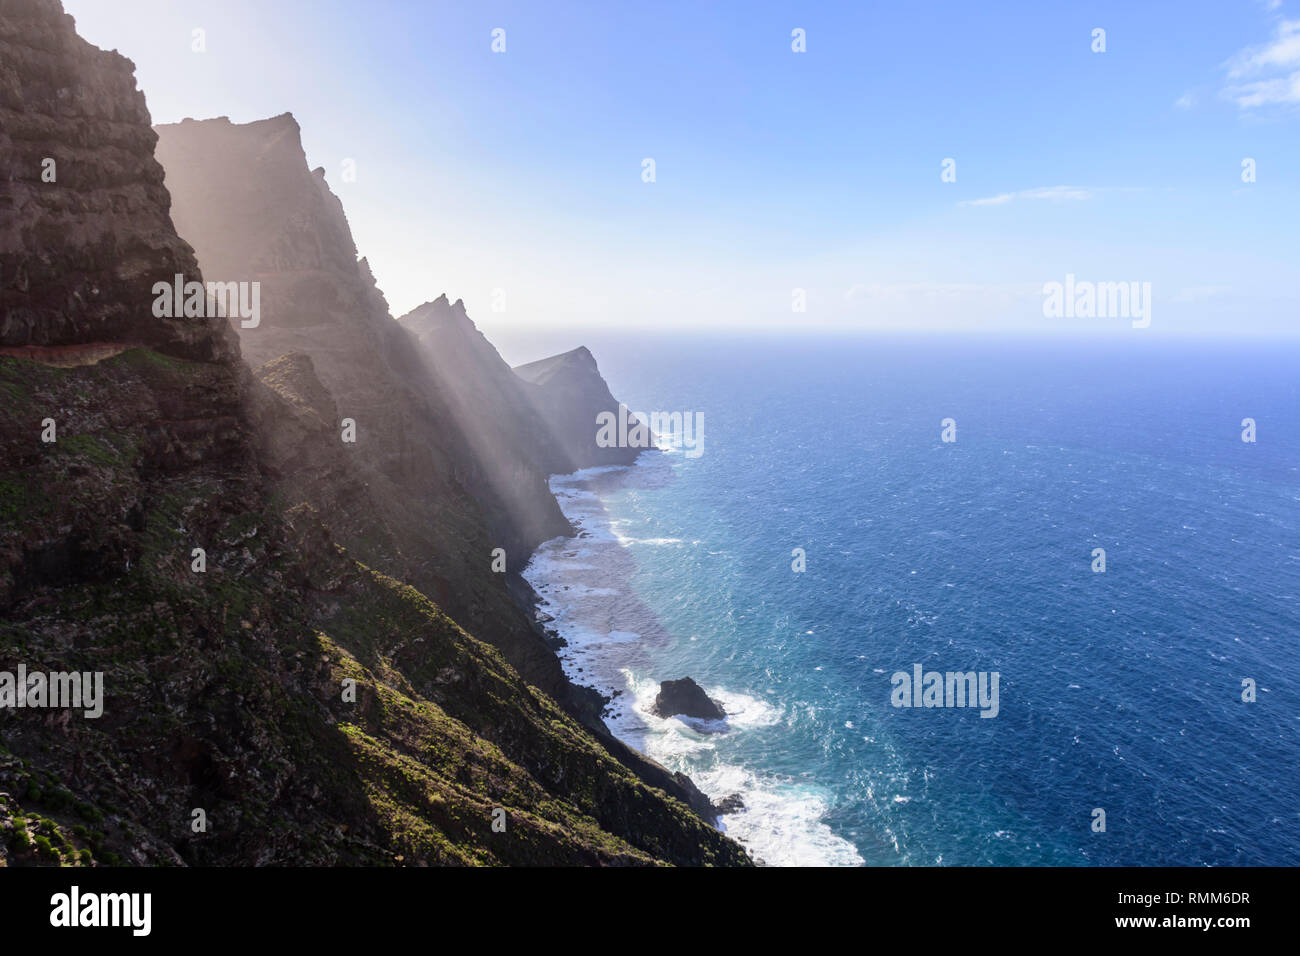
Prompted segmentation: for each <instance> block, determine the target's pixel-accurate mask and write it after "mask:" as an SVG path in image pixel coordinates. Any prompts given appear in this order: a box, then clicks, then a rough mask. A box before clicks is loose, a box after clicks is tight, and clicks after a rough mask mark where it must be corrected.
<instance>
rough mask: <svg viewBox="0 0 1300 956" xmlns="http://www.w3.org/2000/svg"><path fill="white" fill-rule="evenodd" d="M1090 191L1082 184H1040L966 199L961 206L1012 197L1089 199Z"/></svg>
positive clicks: (1000, 201)
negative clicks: (1032, 187)
mask: <svg viewBox="0 0 1300 956" xmlns="http://www.w3.org/2000/svg"><path fill="white" fill-rule="evenodd" d="M1091 198H1092V191H1091V190H1089V189H1085V188H1083V187H1082V186H1040V187H1038V188H1037V189H1022V190H1020V192H1015V193H1000V194H999V195H997V196H988V197H986V198H984V199H967V200H966V201H965V202H963V203H961V205H963V206H1001V205H1003V204H1004V203H1009V202H1011V201H1012V200H1013V199H1046V200H1048V201H1050V202H1070V201H1079V200H1084V199H1091Z"/></svg>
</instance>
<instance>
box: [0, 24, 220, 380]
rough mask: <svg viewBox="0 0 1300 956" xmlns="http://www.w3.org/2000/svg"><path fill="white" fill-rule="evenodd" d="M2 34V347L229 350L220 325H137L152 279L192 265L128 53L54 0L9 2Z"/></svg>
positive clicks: (192, 272)
mask: <svg viewBox="0 0 1300 956" xmlns="http://www.w3.org/2000/svg"><path fill="white" fill-rule="evenodd" d="M0 30H2V31H3V33H4V36H6V37H9V38H11V42H10V43H8V44H7V46H6V49H5V51H4V52H5V55H4V57H3V58H0V349H2V350H3V352H4V353H5V354H21V353H22V352H24V351H34V350H35V349H36V348H39V347H56V348H58V347H66V346H70V345H84V344H86V343H104V344H108V345H119V344H142V345H148V346H150V347H152V348H156V349H158V350H159V351H162V352H164V353H166V354H169V355H176V356H180V357H184V358H192V359H198V360H212V359H217V358H223V357H229V356H230V355H232V354H233V345H232V339H233V337H232V336H230V335H228V334H227V329H226V328H225V323H224V322H220V321H217V320H215V319H213V320H208V319H172V320H166V321H142V319H147V318H150V317H151V307H152V303H153V300H154V294H153V292H152V288H153V285H154V283H155V282H158V281H162V282H166V283H171V282H172V281H173V278H174V276H175V275H177V274H183V275H185V276H186V277H187V278H193V277H195V276H197V269H196V268H195V262H194V256H193V254H192V252H191V250H190V249H189V247H188V246H187V245H186V244H185V243H184V242H182V241H181V240H180V239H178V238H177V236H176V233H175V232H174V231H173V230H172V228H171V223H170V221H169V219H168V215H167V211H168V205H169V201H168V197H167V190H166V189H165V188H164V187H163V171H162V167H161V166H159V165H158V163H157V162H156V161H155V160H154V158H153V145H154V143H155V141H156V140H157V136H156V135H155V134H154V132H153V131H152V130H151V129H150V128H149V122H148V120H149V113H148V110H147V109H146V108H145V103H144V94H143V93H141V92H139V91H138V90H137V89H136V88H135V77H134V67H133V65H132V64H131V61H130V60H127V59H126V58H125V57H121V56H118V55H117V54H114V53H104V52H103V51H100V50H97V49H95V48H94V47H91V46H90V45H89V44H87V43H86V42H85V41H84V40H82V39H81V38H80V37H78V36H77V35H76V33H75V32H74V31H73V30H72V29H71V28H70V18H69V17H67V16H66V15H65V14H64V13H63V12H62V10H61V9H60V8H59V6H58V5H57V4H51V3H44V2H39V0H5V3H4V4H3V6H0Z"/></svg>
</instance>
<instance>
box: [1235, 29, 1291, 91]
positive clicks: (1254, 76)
mask: <svg viewBox="0 0 1300 956" xmlns="http://www.w3.org/2000/svg"><path fill="white" fill-rule="evenodd" d="M1225 65H1226V68H1227V75H1228V85H1227V86H1226V87H1225V89H1224V91H1223V92H1224V95H1226V96H1227V97H1228V98H1229V99H1231V100H1233V101H1235V102H1236V104H1237V106H1238V107H1240V108H1241V109H1243V110H1248V109H1256V108H1258V107H1263V106H1278V105H1290V104H1297V105H1300V20H1281V21H1279V22H1278V24H1277V26H1276V27H1275V28H1274V30H1273V38H1272V39H1271V40H1269V41H1268V42H1267V43H1264V44H1261V45H1259V46H1254V47H1249V48H1247V49H1245V50H1242V51H1241V52H1240V53H1238V54H1237V55H1236V56H1234V57H1233V58H1232V59H1230V60H1229V61H1228V62H1227V64H1225Z"/></svg>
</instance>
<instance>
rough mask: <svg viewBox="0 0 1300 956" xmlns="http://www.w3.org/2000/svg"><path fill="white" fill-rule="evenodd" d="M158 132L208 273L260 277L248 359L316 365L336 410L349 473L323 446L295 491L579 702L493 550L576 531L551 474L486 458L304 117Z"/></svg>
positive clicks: (286, 466) (518, 562)
mask: <svg viewBox="0 0 1300 956" xmlns="http://www.w3.org/2000/svg"><path fill="white" fill-rule="evenodd" d="M157 131H158V133H159V137H160V138H159V142H158V157H159V159H160V160H161V161H162V163H163V166H164V167H165V168H166V170H167V187H168V189H169V190H170V191H171V193H172V200H173V206H172V215H173V218H174V220H175V222H176V227H177V230H178V231H179V232H180V234H181V235H183V236H185V238H186V239H188V240H189V241H190V242H191V243H193V245H194V248H195V249H196V250H197V253H198V258H199V263H200V265H201V266H202V268H203V271H204V273H205V275H208V276H218V277H220V280H221V281H257V282H260V283H261V286H260V288H261V303H260V307H261V315H260V322H259V324H258V325H257V326H256V327H253V328H245V327H243V326H242V324H241V323H232V324H235V325H236V326H237V327H238V333H239V336H240V343H241V347H242V350H243V353H244V356H245V358H246V359H247V361H248V363H249V365H250V366H251V367H253V368H262V369H264V368H266V367H267V364H266V363H270V362H273V361H274V360H277V359H279V357H280V356H282V355H285V354H286V353H291V352H292V353H299V354H301V355H304V356H307V357H309V358H310V360H311V363H312V367H313V370H314V376H315V377H316V378H317V379H318V380H319V382H320V383H321V385H323V386H324V389H325V391H327V392H328V393H329V395H330V397H331V398H332V400H333V406H334V410H333V414H334V415H337V416H338V417H337V418H336V419H335V421H334V423H333V428H334V436H333V437H332V438H331V437H329V436H327V435H323V434H322V435H321V436H320V437H321V439H322V440H328V441H330V442H332V443H333V444H334V445H335V446H337V448H335V449H331V454H332V453H333V452H334V451H339V450H341V451H344V452H346V454H347V457H348V459H349V460H350V462H351V465H350V466H349V467H350V469H351V471H350V474H348V473H347V472H346V471H338V472H337V473H336V475H335V477H336V478H337V479H338V481H337V482H335V483H334V484H332V485H331V484H329V483H322V482H321V481H318V480H316V478H319V477H320V474H321V471H320V469H319V468H318V467H316V465H318V464H319V462H318V461H317V459H319V457H320V456H319V455H318V454H308V455H307V457H306V458H304V459H302V460H303V461H304V462H306V463H308V464H309V465H312V467H313V468H315V471H314V476H315V477H313V476H312V475H308V474H305V473H304V474H302V475H297V474H295V472H294V471H293V465H294V463H295V461H296V460H298V459H294V458H290V457H283V458H282V459H281V468H282V469H283V470H282V474H283V477H284V478H285V481H284V486H285V487H289V488H292V487H294V486H295V484H296V485H297V487H298V488H299V490H300V491H301V492H302V493H301V494H300V495H299V496H298V498H297V500H299V501H305V502H307V503H309V504H311V505H312V506H313V507H314V508H316V509H317V510H318V511H319V512H320V513H321V515H322V517H323V519H324V520H325V521H326V522H327V523H329V524H330V525H331V527H335V528H336V533H337V534H338V535H339V536H340V540H341V542H342V543H343V544H345V545H346V546H347V547H349V548H351V549H353V550H354V551H355V552H356V553H357V554H358V556H360V557H361V558H362V559H363V560H369V561H375V562H379V563H380V564H381V565H382V566H385V567H388V568H390V569H391V570H392V572H393V573H394V574H397V575H399V576H400V577H401V578H402V579H403V580H406V581H409V582H410V583H412V584H414V585H415V586H416V587H418V588H420V590H421V591H423V592H425V593H426V594H428V595H429V596H430V597H433V598H434V599H435V600H436V601H437V602H438V603H439V604H440V605H441V606H443V607H445V608H446V609H447V610H448V611H449V613H451V614H452V616H453V617H454V618H455V619H456V620H457V621H459V622H462V623H463V624H464V625H465V626H466V627H467V628H469V629H470V630H472V631H473V632H474V633H476V634H481V635H484V637H485V639H486V640H489V641H491V642H492V643H494V644H496V645H497V646H498V647H499V648H501V650H502V651H503V652H504V653H505V654H506V656H507V658H508V659H509V661H510V663H511V664H512V665H513V666H514V667H516V668H517V669H518V670H519V671H520V672H521V673H522V674H523V675H524V676H525V677H526V678H527V679H528V680H530V681H532V682H533V683H535V684H536V685H537V686H538V687H540V688H542V689H543V690H545V691H546V692H547V693H550V694H552V695H553V696H555V697H557V698H559V699H561V700H569V699H570V697H571V693H572V691H571V688H570V686H569V684H568V681H567V680H566V679H565V678H564V674H563V671H562V669H561V668H560V666H559V661H558V660H557V659H556V657H555V655H554V653H552V652H551V650H550V649H549V648H547V647H546V645H545V643H544V642H543V640H542V639H541V636H540V635H539V634H538V633H537V632H536V631H535V630H534V629H533V628H532V626H531V625H530V624H529V622H528V620H527V618H526V617H525V615H524V613H523V611H522V610H521V609H520V607H519V606H518V605H517V604H516V603H515V601H514V600H513V598H512V597H511V596H510V593H509V591H508V589H507V586H506V582H505V580H504V576H503V575H500V574H494V573H492V571H491V562H492V553H493V550H494V549H496V548H502V549H504V551H505V552H506V561H507V567H508V569H511V570H519V569H521V568H522V567H523V564H524V562H525V561H526V560H527V558H528V555H529V554H531V552H532V551H533V549H534V548H536V546H537V545H538V544H539V543H540V542H541V541H543V540H546V539H547V538H550V537H554V536H555V535H558V534H564V533H568V530H569V525H568V522H567V521H565V520H564V517H563V515H562V514H561V513H560V511H559V507H558V505H557V504H556V502H555V500H554V498H553V497H552V496H551V495H550V493H549V491H548V490H547V487H546V480H545V475H544V473H542V472H541V471H540V470H538V469H536V468H532V467H528V466H527V463H526V460H525V459H522V458H520V457H518V456H515V457H502V458H500V459H499V460H494V458H493V457H492V456H491V455H489V454H486V453H485V448H484V441H483V439H482V438H480V437H479V436H478V434H477V433H476V428H477V427H478V426H479V425H480V424H482V422H480V421H479V420H478V419H474V420H470V421H467V420H466V416H465V415H464V414H462V413H461V411H460V409H459V408H458V404H457V402H456V399H455V392H454V390H453V388H451V387H450V386H449V385H448V384H447V383H445V382H443V381H441V380H440V378H439V376H438V375H437V373H436V370H434V369H432V368H431V367H430V365H429V363H428V362H427V361H426V359H425V356H424V352H423V350H422V349H421V348H420V347H419V345H418V343H417V342H416V339H415V337H414V336H413V335H412V333H411V332H410V331H408V330H407V329H405V328H403V327H402V326H401V325H399V324H398V322H397V321H395V320H394V319H393V318H392V316H391V315H390V314H389V311H388V304H387V302H386V301H385V300H384V297H383V295H382V293H381V292H380V291H379V289H378V287H377V286H376V284H375V280H374V276H373V275H372V274H371V272H370V268H369V265H368V263H366V261H365V260H364V259H360V260H359V259H358V258H357V250H356V245H355V243H354V242H353V239H352V233H351V230H350V228H349V226H348V223H347V219H346V217H345V215H344V212H343V207H342V205H341V203H340V202H339V200H338V198H337V197H336V196H335V195H334V194H333V193H332V192H331V191H330V189H329V186H328V185H327V184H326V182H325V177H324V170H321V169H316V170H311V169H310V168H309V167H308V165H307V159H306V155H305V153H304V151H303V147H302V141H301V135H300V130H299V126H298V123H297V121H296V120H295V119H294V118H293V116H291V115H290V114H287V113H286V114H284V115H281V116H277V117H273V118H271V119H267V120H261V121H258V122H254V123H246V124H237V123H231V122H230V121H229V120H228V119H226V118H220V119H211V120H201V121H196V120H186V121H184V122H181V123H175V124H167V125H161V126H159V127H157ZM259 374H260V373H259ZM344 418H348V419H351V420H352V421H353V422H355V437H356V441H355V443H353V444H349V445H347V446H346V447H345V446H344V445H343V444H342V440H341V435H342V432H341V423H342V420H343V419H344ZM277 421H278V416H276V415H269V416H263V417H262V418H261V419H260V424H261V425H262V433H263V434H264V435H266V436H267V441H268V442H269V443H270V444H276V445H289V444H293V443H295V442H298V441H299V440H300V438H301V435H300V434H298V426H299V425H300V424H301V421H296V422H286V427H287V428H288V433H287V434H286V435H284V436H279V435H277V434H276V433H275V431H274V429H275V428H276V427H277ZM268 429H269V431H268ZM313 440H315V439H313ZM498 444H500V442H498ZM335 457H337V456H335ZM299 479H301V480H299ZM357 485H364V486H365V488H366V493H365V494H364V495H363V496H360V497H357V496H353V497H352V500H351V501H350V502H349V492H348V491H347V490H346V488H347V487H355V486H357ZM340 508H351V509H352V510H358V509H361V510H371V511H372V512H373V513H374V514H375V515H376V519H377V520H376V522H375V523H376V524H377V525H381V526H383V527H384V528H385V529H386V532H385V534H384V535H381V536H378V537H377V536H375V535H373V534H371V533H370V529H369V528H367V527H358V526H357V524H356V522H354V521H353V520H352V519H351V518H350V517H349V515H347V514H345V513H340V511H339V509H340Z"/></svg>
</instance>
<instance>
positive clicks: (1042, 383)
mask: <svg viewBox="0 0 1300 956" xmlns="http://www.w3.org/2000/svg"><path fill="white" fill-rule="evenodd" d="M584 344H588V345H590V346H591V347H592V349H593V351H594V353H595V354H596V357H597V359H598V361H599V363H600V366H601V370H602V372H603V373H604V375H605V377H606V379H607V380H608V382H609V384H610V387H611V390H612V391H613V392H614V394H615V395H617V396H618V397H619V398H620V399H621V400H623V401H625V402H626V403H627V404H628V405H629V406H630V408H631V409H632V410H634V411H640V412H647V413H648V412H651V411H681V412H685V413H688V414H691V415H694V414H696V413H699V414H700V415H701V416H702V420H703V426H704V427H703V436H702V440H700V441H699V442H698V445H697V448H696V449H695V451H694V452H691V454H687V449H685V448H683V447H680V444H681V443H680V442H679V443H677V444H678V447H672V446H671V443H666V444H667V445H669V447H667V449H666V450H665V451H663V452H652V453H647V454H644V455H642V456H641V458H640V460H639V461H638V462H637V464H635V465H633V466H630V467H626V468H613V469H592V470H589V471H586V472H580V473H578V474H577V475H572V476H564V477H558V478H555V479H553V481H552V487H553V488H554V490H555V492H556V493H557V495H558V496H559V498H560V501H561V504H562V506H563V508H564V510H565V512H566V514H568V515H569V517H570V518H571V519H573V521H574V522H575V524H576V526H577V527H578V529H579V535H578V537H576V538H571V539H563V540H556V541H551V542H548V543H547V544H545V545H543V546H542V547H541V548H540V549H539V550H538V552H537V553H536V554H535V555H534V556H533V560H532V562H531V563H530V564H529V566H528V569H527V571H526V573H525V577H526V578H527V579H528V580H529V581H530V582H531V583H532V585H533V586H534V587H535V588H536V589H537V591H538V592H539V594H540V595H541V596H542V598H543V604H542V609H543V610H544V611H545V612H546V613H547V614H549V615H551V617H552V618H553V619H554V620H553V622H552V623H551V625H550V626H552V627H554V628H555V630H556V631H557V633H559V634H560V635H561V636H562V637H563V638H564V639H565V640H566V641H567V642H568V645H567V647H566V648H565V649H564V650H563V651H562V656H563V660H564V665H565V668H566V670H567V671H568V673H569V674H570V676H571V677H572V678H574V679H575V680H576V681H577V682H579V683H583V684H587V685H590V686H594V687H596V688H598V689H600V690H601V691H602V692H604V693H606V694H609V695H611V696H612V697H613V702H612V704H611V706H610V710H609V724H610V726H611V728H612V729H613V730H614V732H615V733H617V734H618V735H619V736H620V737H621V738H622V739H624V740H626V741H628V742H629V743H630V744H632V745H633V746H635V747H637V748H638V749H640V750H642V751H643V752H645V753H647V754H648V755H650V756H651V757H653V758H655V759H656V760H658V761H660V762H662V763H664V764H665V765H667V766H669V767H671V768H673V769H675V770H681V771H684V772H686V773H687V774H689V775H690V776H691V777H692V778H693V779H694V780H695V781H696V783H697V784H698V785H699V786H700V787H701V789H703V790H704V791H705V792H706V793H708V794H709V795H710V796H711V797H713V798H715V799H722V798H725V797H728V796H730V795H732V794H737V795H739V797H740V798H741V801H742V802H743V804H744V809H743V810H740V811H738V812H736V813H732V814H728V815H726V816H724V817H723V818H722V824H723V825H724V826H725V829H726V830H727V832H728V833H729V834H731V835H732V836H734V837H736V838H737V839H738V840H740V841H742V842H743V843H744V844H745V846H746V847H747V848H748V849H749V850H750V852H751V853H752V855H753V856H754V857H755V858H757V859H759V860H761V861H763V862H765V863H767V864H770V865H863V864H866V865H1036V864H1060V865H1157V864H1160V865H1174V864H1177V865H1197V866H1199V865H1228V864H1284V865H1294V864H1297V863H1300V788H1298V787H1297V782H1298V781H1297V769H1298V768H1300V693H1298V692H1297V676H1298V675H1300V646H1298V645H1300V401H1298V396H1297V387H1296V381H1297V376H1296V371H1297V368H1300V362H1298V360H1300V346H1298V345H1297V344H1296V343H1295V342H1291V343H1281V342H1256V343H1250V342H1244V343H1234V342H1232V341H1229V340H1223V341H1218V342H1213V343H1211V342H1189V341H1176V340H1175V341H1171V340H1167V339H1166V340H1159V339H1155V338H1143V337H1142V334H1141V333H1140V332H1138V331H1134V332H1133V334H1132V336H1131V337H1129V336H1127V335H1126V336H1123V337H1120V338H1115V339H1107V340H1093V341H1087V340H1077V341H1076V340H1069V341H1067V340H1051V341H1044V340H1033V339H1028V338H1021V339H1016V338H1005V339H997V338H992V339H989V338H986V339H982V340H978V339H967V340H960V339H946V338H943V337H940V336H932V337H928V338H915V339H907V338H901V337H870V336H860V337H849V336H843V337H830V336H823V337H820V338H817V337H813V338H799V339H794V338H791V339H782V338H778V337H761V336H760V337H756V338H752V339H749V340H746V339H743V338H735V337H732V338H727V339H722V338H708V337H704V336H696V337H687V338H686V339H681V338H674V337H669V336H659V337H656V336H653V335H641V336H637V335H633V334H628V335H624V336H613V335H611V336H604V337H601V338H599V339H598V340H596V341H589V342H586V343H584ZM1247 418H1249V419H1253V421H1254V423H1255V439H1256V440H1255V441H1253V442H1245V441H1243V440H1242V434H1243V427H1244V426H1243V424H1242V422H1243V419H1247ZM945 419H951V420H952V422H951V423H950V425H949V428H948V431H949V437H955V441H944V440H943V431H944V420H945ZM593 427H594V423H593ZM695 452H698V454H696V453H695ZM796 549H802V552H803V555H804V558H803V561H804V565H805V570H802V571H797V570H795V569H794V567H795V565H796V564H797V563H798V560H799V559H798V556H797V554H796ZM1097 549H1104V552H1105V570H1104V571H1099V570H1094V568H1095V567H1097ZM915 665H920V666H921V668H922V669H923V670H924V671H927V672H928V671H932V670H933V671H938V672H941V673H943V672H949V671H953V672H961V673H965V672H970V671H974V672H982V673H984V674H986V675H991V674H992V673H994V672H996V673H997V674H998V675H999V685H998V707H997V713H996V716H995V717H991V718H989V717H983V716H981V710H980V709H979V708H978V707H966V708H960V707H933V708H931V707H896V706H893V704H892V702H891V697H892V695H893V691H894V684H893V682H892V681H891V676H892V675H893V674H895V673H897V672H904V673H905V674H908V675H910V674H911V673H912V672H913V668H914V666H915ZM683 676H690V677H692V678H694V679H695V680H696V681H698V682H699V683H700V684H701V685H702V686H703V687H704V688H705V689H706V690H707V691H708V692H709V693H710V695H711V696H713V697H715V698H717V699H718V700H720V701H721V702H722V703H723V705H724V706H725V708H726V709H727V711H728V714H729V716H728V719H727V721H726V722H725V725H724V726H723V727H722V728H721V729H720V728H718V727H716V726H708V725H700V724H694V725H688V723H687V722H683V721H682V720H679V719H676V718H670V719H666V720H665V719H660V718H658V717H655V716H653V715H652V714H650V713H649V707H650V705H651V703H652V702H653V700H654V696H655V693H656V692H657V689H658V684H659V681H661V680H665V679H670V678H679V677H683ZM1243 681H1248V682H1253V686H1254V689H1255V691H1254V698H1255V699H1253V700H1251V701H1247V700H1243V695H1244V694H1245V695H1246V696H1250V695H1249V694H1247V693H1246V687H1245V685H1244V684H1243ZM918 703H919V701H918ZM1098 810H1101V811H1104V825H1105V826H1104V830H1099V829H1098V828H1097V825H1098V822H1099V820H1101V819H1102V818H1100V817H1099V816H1098V814H1097V813H1096V811H1098Z"/></svg>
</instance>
